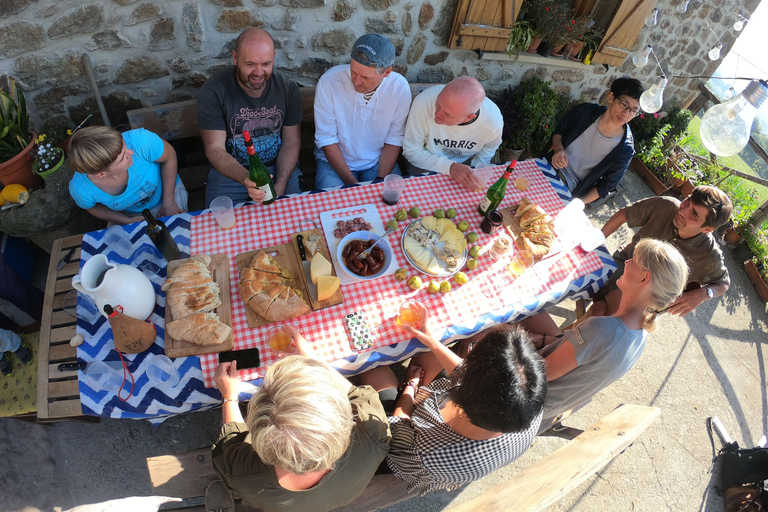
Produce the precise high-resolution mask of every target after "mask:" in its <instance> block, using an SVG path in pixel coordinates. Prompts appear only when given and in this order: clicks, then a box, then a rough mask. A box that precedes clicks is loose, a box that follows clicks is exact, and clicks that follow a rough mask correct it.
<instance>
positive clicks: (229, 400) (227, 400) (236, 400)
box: [221, 398, 240, 404]
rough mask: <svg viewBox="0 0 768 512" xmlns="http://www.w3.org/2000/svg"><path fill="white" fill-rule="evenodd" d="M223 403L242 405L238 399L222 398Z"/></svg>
mask: <svg viewBox="0 0 768 512" xmlns="http://www.w3.org/2000/svg"><path fill="white" fill-rule="evenodd" d="M221 401H222V403H223V402H234V403H236V404H239V403H240V400H238V399H237V398H222V399H221Z"/></svg>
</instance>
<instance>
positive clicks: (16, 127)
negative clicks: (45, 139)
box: [0, 78, 42, 188]
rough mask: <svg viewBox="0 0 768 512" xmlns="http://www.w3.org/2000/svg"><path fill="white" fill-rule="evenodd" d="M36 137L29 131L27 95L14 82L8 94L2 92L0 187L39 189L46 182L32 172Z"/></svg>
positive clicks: (0, 102)
mask: <svg viewBox="0 0 768 512" xmlns="http://www.w3.org/2000/svg"><path fill="white" fill-rule="evenodd" d="M35 138H36V134H35V133H34V132H33V131H31V130H30V128H29V113H28V112H27V102H26V99H25V98H24V93H23V92H22V91H21V89H19V88H18V87H17V86H16V82H15V81H14V80H13V78H9V79H8V90H7V91H5V90H3V89H0V183H2V184H4V185H13V184H19V185H24V186H25V187H26V188H39V187H40V186H41V185H42V180H41V179H40V178H39V177H38V176H36V175H35V173H33V172H32V160H33V157H32V150H33V148H34V145H35Z"/></svg>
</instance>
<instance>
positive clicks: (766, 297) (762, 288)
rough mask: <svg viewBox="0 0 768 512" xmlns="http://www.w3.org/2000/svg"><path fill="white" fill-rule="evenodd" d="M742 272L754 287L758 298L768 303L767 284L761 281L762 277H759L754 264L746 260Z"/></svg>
mask: <svg viewBox="0 0 768 512" xmlns="http://www.w3.org/2000/svg"><path fill="white" fill-rule="evenodd" d="M744 270H745V271H746V272H747V275H748V276H749V280H750V281H752V284H753V285H755V290H757V293H758V294H759V295H760V298H761V299H763V302H766V303H768V284H766V282H765V281H763V276H761V275H760V272H759V271H758V270H757V266H756V265H755V262H754V261H752V260H748V261H747V262H746V263H744Z"/></svg>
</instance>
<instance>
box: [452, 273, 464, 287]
mask: <svg viewBox="0 0 768 512" xmlns="http://www.w3.org/2000/svg"><path fill="white" fill-rule="evenodd" d="M453 278H454V279H455V280H456V282H457V283H458V284H467V274H465V273H464V272H456V274H455V275H454V276H453Z"/></svg>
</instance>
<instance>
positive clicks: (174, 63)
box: [167, 57, 190, 73]
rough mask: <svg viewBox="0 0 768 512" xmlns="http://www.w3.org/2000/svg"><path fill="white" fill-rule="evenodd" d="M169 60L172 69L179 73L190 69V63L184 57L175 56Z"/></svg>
mask: <svg viewBox="0 0 768 512" xmlns="http://www.w3.org/2000/svg"><path fill="white" fill-rule="evenodd" d="M167 62H168V65H169V66H171V69H172V70H174V71H175V72H177V73H186V72H188V71H189V69H190V67H189V64H188V63H187V61H186V59H185V58H184V57H174V58H172V59H168V61H167Z"/></svg>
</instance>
